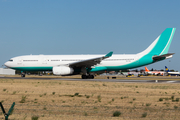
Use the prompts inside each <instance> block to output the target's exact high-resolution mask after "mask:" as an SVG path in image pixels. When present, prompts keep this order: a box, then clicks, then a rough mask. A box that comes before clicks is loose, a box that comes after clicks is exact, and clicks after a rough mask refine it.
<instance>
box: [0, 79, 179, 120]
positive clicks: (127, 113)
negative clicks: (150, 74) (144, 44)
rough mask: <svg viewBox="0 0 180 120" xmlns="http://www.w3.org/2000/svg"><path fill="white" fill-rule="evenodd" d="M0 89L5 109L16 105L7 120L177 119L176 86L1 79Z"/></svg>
mask: <svg viewBox="0 0 180 120" xmlns="http://www.w3.org/2000/svg"><path fill="white" fill-rule="evenodd" d="M12 83H13V84H12ZM59 83H61V84H59ZM36 85H38V87H36ZM0 88H2V89H1V91H0V94H1V101H2V100H3V105H4V106H5V108H6V109H9V108H10V106H11V104H12V103H13V102H15V103H16V105H15V109H14V111H13V114H12V115H11V116H10V119H24V117H26V119H32V116H33V115H37V116H38V118H39V119H43V120H48V119H55V120H58V119H64V120H66V119H70V120H73V119H87V120H93V119H112V118H113V119H118V118H122V119H123V118H124V119H126V118H128V119H135V120H138V119H142V117H143V116H144V117H146V119H177V118H179V117H180V114H179V96H178V95H179V92H180V91H179V84H163V83H161V84H158V83H113V82H103V83H102V82H92V81H63V80H61V81H60V82H59V81H57V80H31V79H28V80H26V79H24V80H23V79H14V80H10V79H6V80H3V81H1V79H0ZM7 90H8V93H7ZM15 91H16V92H15ZM25 91H28V92H25ZM137 91H138V93H137ZM53 92H54V95H53ZM166 93H168V94H166ZM173 93H175V94H173ZM146 96H148V97H146ZM172 96H174V97H172ZM160 98H161V100H162V101H161V100H160ZM172 100H174V102H172ZM108 102H110V104H109V103H108ZM130 103H131V104H130ZM164 103H165V104H164ZM167 105H168V106H167ZM116 111H122V113H121V114H120V115H119V117H117V118H116V117H113V114H114V112H116ZM145 113H146V114H145ZM147 113H148V115H147ZM143 114H144V115H143ZM42 116H43V117H42ZM0 117H3V114H2V115H0Z"/></svg>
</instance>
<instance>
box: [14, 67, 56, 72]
mask: <svg viewBox="0 0 180 120" xmlns="http://www.w3.org/2000/svg"><path fill="white" fill-rule="evenodd" d="M52 68H53V67H12V68H11V69H15V70H20V71H52Z"/></svg>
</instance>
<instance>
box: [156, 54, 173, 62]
mask: <svg viewBox="0 0 180 120" xmlns="http://www.w3.org/2000/svg"><path fill="white" fill-rule="evenodd" d="M173 54H174V53H168V54H164V55H159V56H153V60H154V61H158V60H162V59H167V58H171V57H172V55H173Z"/></svg>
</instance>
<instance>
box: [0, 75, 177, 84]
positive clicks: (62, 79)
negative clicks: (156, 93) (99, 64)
mask: <svg viewBox="0 0 180 120" xmlns="http://www.w3.org/2000/svg"><path fill="white" fill-rule="evenodd" d="M1 79H25V80H32V79H33V80H59V81H97V82H126V83H180V81H179V80H173V79H172V80H157V79H156V78H155V79H154V80H146V79H141V80H140V79H139V80H137V79H134V80H133V79H131V80H129V79H79V78H48V77H47V78H45V77H42V78H41V77H25V78H22V77H3V76H0V80H1Z"/></svg>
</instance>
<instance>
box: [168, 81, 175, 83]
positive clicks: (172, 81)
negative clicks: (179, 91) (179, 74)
mask: <svg viewBox="0 0 180 120" xmlns="http://www.w3.org/2000/svg"><path fill="white" fill-rule="evenodd" d="M174 82H176V81H167V83H174Z"/></svg>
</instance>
